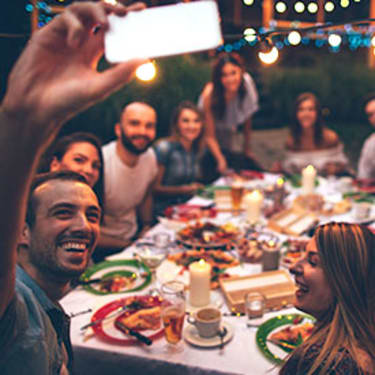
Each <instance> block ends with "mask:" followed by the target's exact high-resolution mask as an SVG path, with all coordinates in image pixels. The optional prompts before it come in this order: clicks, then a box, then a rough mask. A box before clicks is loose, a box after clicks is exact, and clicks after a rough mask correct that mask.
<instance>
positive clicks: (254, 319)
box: [244, 292, 266, 327]
mask: <svg viewBox="0 0 375 375" xmlns="http://www.w3.org/2000/svg"><path fill="white" fill-rule="evenodd" d="M244 298H245V301H244V303H245V311H246V315H247V318H248V321H247V326H248V327H258V326H259V325H261V324H262V323H263V315H264V311H265V308H266V299H265V297H264V295H263V294H262V293H259V292H250V293H247V294H245V297H244Z"/></svg>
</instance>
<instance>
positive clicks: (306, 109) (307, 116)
mask: <svg viewBox="0 0 375 375" xmlns="http://www.w3.org/2000/svg"><path fill="white" fill-rule="evenodd" d="M317 118H318V113H317V111H316V105H315V103H314V101H313V100H312V99H306V100H304V101H303V102H301V103H300V105H299V106H298V109H297V120H298V122H299V123H300V124H301V127H302V128H305V129H307V128H311V127H313V126H314V125H315V123H316V120H317Z"/></svg>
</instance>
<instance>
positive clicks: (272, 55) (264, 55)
mask: <svg viewBox="0 0 375 375" xmlns="http://www.w3.org/2000/svg"><path fill="white" fill-rule="evenodd" d="M258 56H259V59H260V61H262V63H264V64H267V65H270V64H273V63H274V62H276V60H277V59H278V58H279V50H278V49H277V48H276V47H275V46H273V47H272V49H271V50H270V51H269V52H259V53H258Z"/></svg>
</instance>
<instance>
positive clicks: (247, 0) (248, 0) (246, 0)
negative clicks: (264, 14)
mask: <svg viewBox="0 0 375 375" xmlns="http://www.w3.org/2000/svg"><path fill="white" fill-rule="evenodd" d="M243 3H244V4H245V5H248V6H250V5H253V4H254V0H243Z"/></svg>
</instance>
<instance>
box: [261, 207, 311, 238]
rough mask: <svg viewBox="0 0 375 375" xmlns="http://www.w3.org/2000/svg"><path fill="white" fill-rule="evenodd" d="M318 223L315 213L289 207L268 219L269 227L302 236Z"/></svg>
mask: <svg viewBox="0 0 375 375" xmlns="http://www.w3.org/2000/svg"><path fill="white" fill-rule="evenodd" d="M317 223H318V218H317V217H316V215H315V214H313V213H308V212H306V211H302V210H297V209H289V210H284V211H281V212H279V213H277V214H276V215H273V216H272V217H271V218H270V219H269V221H268V227H269V228H270V229H272V230H274V231H276V232H280V233H285V234H289V235H291V236H300V235H301V234H302V233H304V232H306V231H307V230H308V229H310V228H312V227H313V226H315V225H316V224H317Z"/></svg>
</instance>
